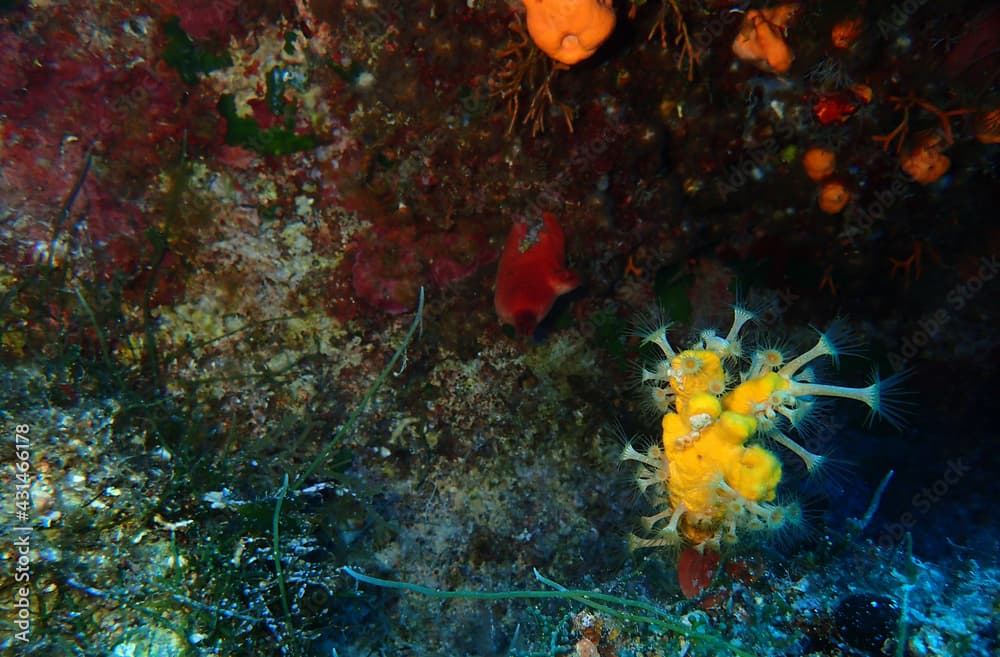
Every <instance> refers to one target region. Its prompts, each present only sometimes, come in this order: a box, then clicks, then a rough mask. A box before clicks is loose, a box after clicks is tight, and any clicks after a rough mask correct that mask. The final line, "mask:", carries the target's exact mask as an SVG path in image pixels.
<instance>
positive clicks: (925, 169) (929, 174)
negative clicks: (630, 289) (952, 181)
mask: <svg viewBox="0 0 1000 657" xmlns="http://www.w3.org/2000/svg"><path fill="white" fill-rule="evenodd" d="M945 146H946V143H945V140H944V138H943V137H941V136H940V135H936V134H934V133H930V134H927V135H924V136H923V137H922V138H921V139H920V140H919V141H918V142H917V143H916V145H915V146H914V147H913V148H911V149H910V150H909V151H907V152H906V153H904V154H903V155H902V157H901V158H900V161H899V165H900V166H901V167H902V169H903V171H905V172H906V174H907V175H908V176H910V177H911V178H913V180H914V181H916V182H918V183H920V184H921V185H930V184H931V183H933V182H936V181H937V180H938V179H939V178H941V176H943V175H944V174H946V173H948V169H950V168H951V159H949V158H948V156H947V155H945V154H944V153H943V152H942V151H943V150H944V148H945Z"/></svg>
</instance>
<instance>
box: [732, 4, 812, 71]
mask: <svg viewBox="0 0 1000 657" xmlns="http://www.w3.org/2000/svg"><path fill="white" fill-rule="evenodd" d="M798 7H799V6H798V4H795V3H792V4H787V5H779V6H777V7H769V8H767V9H760V10H758V9H751V10H750V11H748V12H747V13H746V15H744V16H743V24H742V25H741V26H740V31H739V33H738V34H737V35H736V38H735V39H733V54H734V55H736V56H737V57H739V58H740V59H741V60H743V61H745V62H749V63H751V64H753V65H754V66H756V67H757V68H759V69H760V70H762V71H764V72H766V73H785V72H786V71H788V69H790V68H791V67H792V61H793V60H794V59H795V55H793V54H792V50H791V48H789V47H788V44H787V43H786V42H785V30H786V28H787V26H788V22H789V21H790V20H791V19H792V17H793V16H794V15H795V12H796V10H797V9H798Z"/></svg>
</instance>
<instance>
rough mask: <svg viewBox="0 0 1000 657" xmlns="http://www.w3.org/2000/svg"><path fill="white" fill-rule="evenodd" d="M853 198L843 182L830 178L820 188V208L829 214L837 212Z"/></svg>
mask: <svg viewBox="0 0 1000 657" xmlns="http://www.w3.org/2000/svg"><path fill="white" fill-rule="evenodd" d="M850 200H851V193H850V192H849V191H847V187H845V186H844V184H843V183H841V182H837V181H835V180H830V181H828V182H825V183H823V186H822V187H821V188H820V190H819V209H820V210H822V211H823V212H825V213H827V214H837V213H838V212H840V211H841V210H843V209H844V206H846V205H847V202H848V201H850Z"/></svg>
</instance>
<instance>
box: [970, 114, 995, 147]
mask: <svg viewBox="0 0 1000 657" xmlns="http://www.w3.org/2000/svg"><path fill="white" fill-rule="evenodd" d="M972 125H973V129H974V130H975V133H976V139H978V140H979V141H980V142H981V143H983V144H1000V107H997V108H995V109H992V110H987V111H985V112H979V113H977V114H976V118H975V120H974V121H973V124H972Z"/></svg>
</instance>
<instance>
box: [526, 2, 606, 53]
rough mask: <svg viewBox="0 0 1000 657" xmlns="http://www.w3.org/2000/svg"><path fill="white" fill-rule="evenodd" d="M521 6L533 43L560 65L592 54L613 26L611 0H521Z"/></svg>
mask: <svg viewBox="0 0 1000 657" xmlns="http://www.w3.org/2000/svg"><path fill="white" fill-rule="evenodd" d="M524 9H525V11H526V12H527V18H528V21H527V23H528V34H530V35H531V38H532V40H534V42H535V45H536V46H538V48H539V49H540V50H541V51H542V52H544V53H545V54H546V55H548V56H549V57H551V58H552V59H554V60H556V61H558V62H562V63H563V64H569V65H572V64H576V63H577V62H579V61H580V60H583V59H586V58H588V57H590V56H591V55H593V54H594V52H595V51H596V50H597V49H598V48H599V47H600V45H601V44H602V43H604V42H605V41H606V40H607V38H608V37H609V36H610V35H611V32H612V31H613V30H614V29H615V10H614V9H613V8H612V6H611V0H524Z"/></svg>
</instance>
